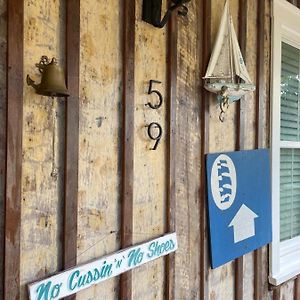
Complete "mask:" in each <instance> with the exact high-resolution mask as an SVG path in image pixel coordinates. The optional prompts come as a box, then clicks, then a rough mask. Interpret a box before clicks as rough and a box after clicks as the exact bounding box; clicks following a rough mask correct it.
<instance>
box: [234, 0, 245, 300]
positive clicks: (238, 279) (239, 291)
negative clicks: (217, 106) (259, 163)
mask: <svg viewBox="0 0 300 300" xmlns="http://www.w3.org/2000/svg"><path fill="white" fill-rule="evenodd" d="M247 5H248V1H247V0H239V18H238V20H239V43H240V48H241V51H242V54H243V57H244V59H245V54H246V43H247V42H246V39H247ZM244 100H245V99H244V97H243V98H242V99H241V100H240V101H239V102H238V105H237V145H236V148H237V150H243V149H244V148H245V123H246V119H245V101H244ZM243 278H244V258H243V257H239V258H238V259H236V260H235V299H237V300H242V299H243V293H244V279H243Z"/></svg>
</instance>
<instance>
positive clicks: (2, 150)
mask: <svg viewBox="0 0 300 300" xmlns="http://www.w3.org/2000/svg"><path fill="white" fill-rule="evenodd" d="M6 5H7V4H6V1H0V141H1V142H0V162H1V164H0V183H1V185H0V245H1V247H2V249H3V245H4V216H5V214H4V203H5V156H6V143H5V141H6V125H5V124H6V52H7V40H6V36H7V33H6V32H7V27H6V26H7V25H6V21H7V7H6ZM3 263H4V252H3V251H0V270H3ZM0 295H3V272H1V271H0ZM0 297H1V296H0Z"/></svg>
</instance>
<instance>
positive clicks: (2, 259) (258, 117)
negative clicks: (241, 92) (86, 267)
mask: <svg viewBox="0 0 300 300" xmlns="http://www.w3.org/2000/svg"><path fill="white" fill-rule="evenodd" d="M7 2H9V5H7V4H8V3H7ZM7 2H6V1H5V0H0V25H1V26H0V137H1V143H0V183H1V184H0V245H1V247H2V249H5V251H1V252H0V299H7V300H13V299H27V297H28V296H27V284H28V283H30V282H32V281H36V280H38V279H40V278H43V277H45V276H48V275H50V274H53V273H55V272H58V271H61V270H63V269H64V268H66V267H70V266H72V265H74V264H76V263H84V262H87V261H89V260H91V259H94V258H97V257H101V256H104V255H106V254H109V253H113V252H115V251H117V250H119V249H121V248H124V247H126V246H128V245H130V244H136V243H139V242H143V241H147V240H149V239H152V238H155V237H158V236H160V235H162V234H164V233H165V232H169V231H174V230H176V232H177V236H178V243H179V249H178V250H177V252H176V254H175V255H170V256H169V257H167V258H160V259H158V260H156V261H153V262H151V263H149V264H146V265H143V266H141V267H140V268H138V269H135V270H133V271H132V272H128V273H126V274H124V275H122V276H120V277H117V278H113V279H110V280H107V281H105V282H103V283H101V284H98V285H97V286H95V287H93V288H90V289H87V290H85V291H82V292H80V293H79V294H78V295H77V296H76V299H84V300H86V299H99V295H101V299H102V298H103V299H107V300H108V299H122V300H123V299H124V300H125V299H149V300H153V299H178V300H179V299H180V300H183V299H186V300H194V299H203V300H206V299H211V300H227V299H228V300H230V299H237V300H242V299H245V300H248V299H249V300H250V299H256V300H260V299H274V300H277V299H278V300H279V299H285V300H287V299H300V285H299V284H300V279H296V280H291V281H289V282H288V283H286V284H284V285H282V286H281V287H278V288H276V289H272V287H270V286H269V284H268V248H267V247H264V248H263V249H260V250H258V251H255V252H254V253H250V254H247V255H245V256H244V257H243V258H240V259H238V260H236V261H234V262H231V263H228V264H226V265H225V266H222V267H220V268H217V269H215V270H211V269H210V263H209V252H208V236H207V217H206V215H207V211H206V192H205V190H206V182H205V164H204V158H205V154H206V153H210V152H221V151H232V150H239V149H255V148H262V147H268V146H269V126H270V124H269V104H270V98H269V91H270V45H271V43H270V42H271V40H270V39H271V28H270V21H271V0H265V1H256V0H231V1H230V7H231V12H232V15H233V20H234V25H235V28H236V30H237V32H238V35H239V40H240V44H241V49H242V52H243V53H244V56H245V60H246V64H247V66H248V70H249V73H250V76H251V78H252V80H253V81H254V82H255V83H256V86H257V89H256V92H255V93H253V94H251V95H248V96H246V97H244V99H242V101H240V102H239V103H236V104H232V105H230V108H229V110H228V112H227V113H226V119H225V122H224V123H220V121H219V119H218V117H219V108H218V105H217V102H216V99H215V97H213V96H212V95H210V94H209V93H207V92H205V91H204V89H203V87H202V84H203V82H202V76H203V75H204V72H205V69H206V66H207V63H208V59H209V56H210V54H211V49H212V46H213V42H214V40H215V37H216V33H217V29H218V25H219V21H220V17H221V14H222V9H223V6H224V3H225V0H213V1H210V0H197V1H196V0H195V1H193V0H192V1H191V2H190V3H189V4H188V7H189V13H188V16H187V17H177V16H174V17H173V18H172V20H171V22H170V23H169V24H168V25H167V26H166V27H164V28H163V29H156V28H154V27H152V26H150V25H149V24H146V23H144V22H142V21H141V12H142V2H143V1H142V0H124V1H123V0H105V1H95V0H85V1H81V2H80V5H78V4H79V2H78V1H75V0H72V1H71V0H70V1H68V2H66V1H62V0H56V1H51V0H39V1H33V0H25V1H21V2H20V1H18V0H10V1H7ZM294 2H295V1H294ZM296 2H297V1H296ZM296 2H295V3H294V4H295V5H296V4H297V3H296ZM20 3H22V4H24V6H23V5H21V4H20ZM163 7H164V9H165V8H166V7H167V1H163ZM295 9H296V8H295ZM18 20H19V21H20V20H21V21H22V22H17V21H18ZM16 22H17V23H16ZM13 24H18V26H13ZM7 32H8V35H7V34H6V33H7ZM22 34H24V39H23V38H21V35H22ZM16 36H18V38H19V40H18V42H17V41H16V38H15V37H16ZM22 41H23V42H22ZM6 45H8V51H7V46H6ZM6 53H7V63H6V59H5V56H6ZM16 54H17V55H16ZM42 55H48V56H49V57H54V56H55V57H57V58H58V59H59V62H60V64H61V65H62V66H63V67H64V68H65V69H66V71H67V72H66V73H67V81H68V84H69V88H70V90H71V91H72V96H71V97H70V98H69V99H68V100H66V99H64V98H59V99H52V98H47V97H42V96H38V95H37V94H35V93H34V90H33V89H32V88H31V87H28V86H27V85H26V83H25V77H26V75H27V74H30V75H31V76H32V78H33V79H35V80H37V81H39V80H40V76H39V73H38V71H37V69H36V67H35V63H37V62H38V61H39V59H40V57H41V56H42ZM22 56H24V59H23V58H22ZM17 57H20V58H21V61H18V60H17ZM22 60H23V64H22ZM151 79H154V80H159V81H161V84H158V85H156V86H155V87H156V88H157V89H159V91H160V92H161V93H162V95H163V98H164V102H163V104H162V106H161V108H160V109H158V110H153V109H151V108H149V106H146V105H145V104H146V103H147V102H149V101H150V102H153V103H154V102H155V101H157V98H156V97H155V96H152V95H151V96H149V95H148V94H147V91H148V85H149V80H151ZM22 82H23V85H22ZM12 91H16V94H14V93H13V92H12ZM14 111H16V112H18V114H17V115H16V114H14ZM152 122H158V123H159V124H160V125H161V127H162V130H163V135H162V140H161V142H160V144H159V145H158V148H157V150H156V151H152V150H150V148H151V147H153V141H151V140H150V139H149V138H148V136H147V128H146V126H147V125H149V124H150V123H152ZM13 124H17V126H13ZM20 133H21V134H20ZM6 139H7V143H6ZM21 142H22V146H21ZM77 143H78V144H77ZM6 149H8V150H6ZM5 158H6V160H5ZM6 166H7V168H6ZM20 168H21V169H22V170H20ZM15 170H17V171H16V172H15ZM18 192H19V194H18ZM11 251H13V252H11ZM3 254H4V255H3ZM12 254H14V255H12ZM3 274H4V276H3ZM3 283H4V284H5V289H4V288H3ZM73 298H74V297H73Z"/></svg>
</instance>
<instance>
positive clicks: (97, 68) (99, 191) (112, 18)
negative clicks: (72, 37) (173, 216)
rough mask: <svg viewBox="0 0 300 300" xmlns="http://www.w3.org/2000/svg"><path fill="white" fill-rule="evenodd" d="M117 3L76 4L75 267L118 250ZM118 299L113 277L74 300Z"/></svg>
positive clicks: (120, 28)
mask: <svg viewBox="0 0 300 300" xmlns="http://www.w3.org/2000/svg"><path fill="white" fill-rule="evenodd" d="M121 2H122V1H120V0H110V1H95V0H85V1H82V2H81V5H80V37H81V38H80V40H81V42H80V101H79V102H80V104H79V105H80V110H79V119H80V122H79V176H78V190H79V192H78V233H77V236H78V238H77V244H78V248H77V253H78V254H77V264H79V265H80V264H82V263H85V262H87V261H90V260H93V259H95V258H97V257H102V256H105V255H107V254H108V253H113V252H115V251H116V249H119V248H120V234H119V230H120V225H121V218H120V216H121V214H120V213H121V199H120V195H121V184H120V183H121V155H122V153H121V152H122V151H121V149H122V147H121V146H122V141H121V138H122V115H121V113H122V49H121V48H122V44H123V43H122V38H123V36H122V32H123V19H122V16H123V10H122V9H121ZM103 37H105V43H104V42H103ZM118 294H119V278H118V277H115V278H113V279H111V280H107V281H104V282H102V283H101V284H97V285H95V286H93V287H91V288H89V289H86V290H83V291H81V292H80V293H78V294H77V297H76V298H77V299H82V300H86V299H98V298H99V295H101V299H116V297H117V296H118Z"/></svg>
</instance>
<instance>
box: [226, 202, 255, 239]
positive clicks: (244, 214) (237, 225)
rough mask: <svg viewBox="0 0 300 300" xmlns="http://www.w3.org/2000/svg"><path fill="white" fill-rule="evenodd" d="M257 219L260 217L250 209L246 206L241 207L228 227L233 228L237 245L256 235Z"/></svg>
mask: <svg viewBox="0 0 300 300" xmlns="http://www.w3.org/2000/svg"><path fill="white" fill-rule="evenodd" d="M256 218H258V215H257V214H256V213H254V212H253V211H252V210H251V209H250V208H249V207H247V206H246V205H245V204H243V205H242V206H241V208H240V209H239V211H238V212H237V213H236V215H235V216H234V218H233V219H232V221H231V222H230V224H229V225H228V227H231V226H233V232H234V243H235V244H236V243H238V242H240V241H243V240H246V239H248V238H250V237H252V236H254V235H255V222H254V219H256Z"/></svg>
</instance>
